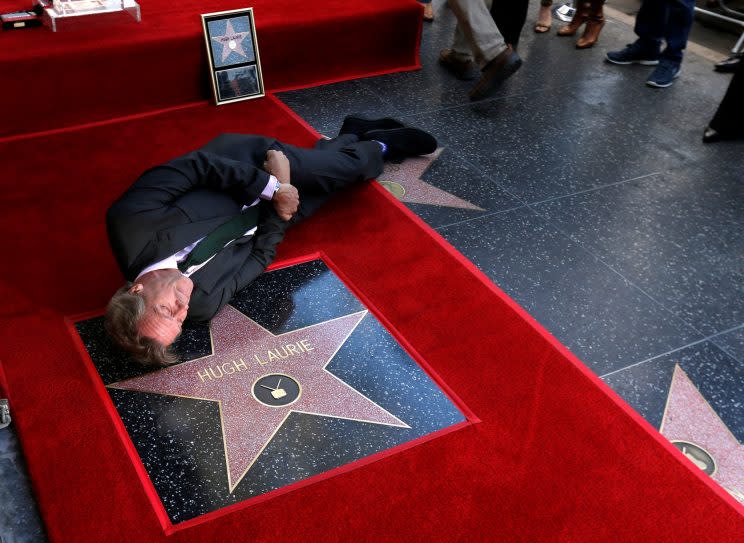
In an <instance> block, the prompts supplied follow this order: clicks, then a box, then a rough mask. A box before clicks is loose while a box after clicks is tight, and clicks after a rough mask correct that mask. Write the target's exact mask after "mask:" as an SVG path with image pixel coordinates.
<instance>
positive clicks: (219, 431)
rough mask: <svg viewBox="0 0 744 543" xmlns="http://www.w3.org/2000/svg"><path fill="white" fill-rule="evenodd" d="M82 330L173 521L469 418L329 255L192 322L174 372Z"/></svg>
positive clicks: (263, 280) (90, 324) (90, 328)
mask: <svg viewBox="0 0 744 543" xmlns="http://www.w3.org/2000/svg"><path fill="white" fill-rule="evenodd" d="M75 327H76V329H77V333H78V334H79V336H80V339H81V340H82V345H83V346H84V348H85V350H86V351H87V353H88V355H89V357H90V362H91V363H92V365H93V367H94V368H95V373H96V374H97V375H98V376H99V377H100V379H101V381H102V384H103V385H104V386H105V390H106V393H107V394H108V396H109V397H110V400H111V402H112V404H113V408H114V409H115V410H116V412H117V413H118V415H119V417H120V418H121V422H122V423H123V426H124V428H125V429H126V433H127V434H128V438H127V439H128V440H131V444H132V446H133V449H134V450H136V454H137V456H138V457H139V458H138V459H135V461H136V462H138V463H139V462H141V464H142V465H143V467H144V471H145V472H146V474H147V479H149V482H148V481H146V482H145V484H146V485H147V486H150V485H152V488H153V489H154V491H155V494H156V495H157V501H156V502H154V505H155V507H156V508H157V509H158V510H162V511H163V512H164V515H165V516H166V517H167V518H168V520H169V521H170V523H171V524H172V525H175V524H180V525H181V526H184V524H182V523H187V522H198V521H200V520H204V518H205V515H218V514H220V510H222V509H223V508H225V507H228V506H232V505H237V504H238V503H243V506H246V507H249V506H250V504H251V501H252V500H254V499H256V500H260V499H268V498H269V495H278V494H280V493H283V492H288V491H290V490H293V489H297V488H300V487H302V486H303V485H307V484H311V483H312V482H314V481H318V480H321V479H323V478H327V477H330V476H332V475H334V474H339V473H341V472H342V471H343V472H345V471H348V470H350V469H352V468H353V469H364V466H365V465H366V464H367V463H369V462H371V461H373V460H374V459H376V458H380V457H382V456H387V455H392V454H395V453H396V452H398V451H401V450H404V449H405V448H408V447H411V446H414V445H416V444H418V443H421V442H422V441H425V440H429V439H433V438H436V437H437V436H440V435H443V434H444V433H447V432H451V431H455V430H457V429H459V428H463V427H465V426H467V425H469V424H471V423H472V420H473V415H472V414H470V412H469V411H468V410H467V408H465V406H464V405H462V403H461V402H459V401H458V400H457V399H456V397H455V396H454V395H453V394H452V392H451V391H449V390H448V389H447V388H446V385H444V383H443V382H442V381H441V380H440V379H438V378H437V377H436V376H435V375H433V374H431V373H429V372H428V371H427V370H426V369H425V365H424V366H422V365H421V364H423V362H424V361H423V360H417V359H416V358H414V357H413V356H412V354H411V353H410V352H409V351H408V350H407V349H406V348H405V346H404V345H403V344H401V343H400V342H399V340H398V339H397V338H396V335H395V334H393V333H392V332H391V331H390V330H389V329H388V328H387V327H386V326H385V324H384V323H383V322H382V321H381V320H379V319H378V318H377V316H376V315H375V313H374V312H373V311H372V309H371V308H369V307H367V306H366V305H365V304H364V303H363V302H362V301H361V300H360V299H359V298H358V297H357V295H356V294H355V293H354V291H353V290H352V289H350V287H349V286H348V285H347V284H345V283H344V282H342V281H341V280H340V278H339V276H338V275H337V274H336V273H335V272H334V270H333V268H331V267H330V261H329V260H327V259H325V258H323V259H316V258H311V259H310V260H308V261H306V262H300V263H296V264H292V265H289V266H286V267H282V268H277V269H275V270H273V271H269V272H266V273H264V274H262V275H261V276H260V277H259V278H258V279H257V280H256V281H255V282H254V283H252V284H251V285H249V286H248V287H247V288H245V289H243V290H242V291H240V292H239V293H238V294H237V295H236V296H235V297H234V298H233V299H232V301H231V302H230V304H229V305H227V306H225V307H224V308H223V309H222V310H221V311H220V312H219V313H218V314H217V315H216V316H215V317H214V318H213V319H212V321H210V322H209V323H191V324H188V321H187V323H186V324H185V325H184V331H183V334H182V336H181V337H180V338H179V339H178V341H177V342H176V344H175V348H176V351H177V353H178V354H179V357H180V362H179V363H177V364H174V365H172V366H169V367H167V368H159V369H158V368H151V367H150V368H148V367H143V366H141V365H139V364H137V363H135V362H133V361H132V360H131V359H130V358H129V357H128V356H127V355H125V354H124V353H122V352H121V351H118V350H117V349H115V348H114V347H113V346H112V345H111V343H110V342H109V340H108V338H107V336H106V334H105V333H104V331H103V319H102V318H101V317H94V318H88V319H86V320H81V321H78V322H77V323H76V324H75ZM404 484H416V482H415V477H412V478H411V480H410V481H407V482H405V483H404ZM158 502H159V503H158ZM161 508H162V509H161ZM197 517H200V520H195V519H197ZM186 526H188V524H186Z"/></svg>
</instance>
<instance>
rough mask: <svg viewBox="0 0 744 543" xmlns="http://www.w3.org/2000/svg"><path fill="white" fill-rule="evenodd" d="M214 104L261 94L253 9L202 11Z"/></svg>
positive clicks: (261, 84) (261, 83)
mask: <svg viewBox="0 0 744 543" xmlns="http://www.w3.org/2000/svg"><path fill="white" fill-rule="evenodd" d="M202 26H203V29H204V40H205V43H206V46H207V58H208V60H209V71H210V77H211V80H212V91H213V95H214V99H215V102H216V103H217V105H222V104H225V103H228V102H237V101H239V100H249V99H251V98H259V97H261V96H264V94H265V92H264V86H263V77H262V75H261V61H260V57H259V54H258V43H257V41H256V26H255V24H254V21H253V9H252V8H247V9H238V10H232V11H221V12H217V13H204V14H202Z"/></svg>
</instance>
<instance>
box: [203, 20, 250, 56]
mask: <svg viewBox="0 0 744 543" xmlns="http://www.w3.org/2000/svg"><path fill="white" fill-rule="evenodd" d="M250 35H251V33H250V32H235V29H233V25H232V21H231V20H230V19H228V20H227V26H226V28H225V33H224V34H223V35H222V36H212V39H213V40H214V41H216V42H217V43H219V44H220V45H221V46H222V60H221V62H225V60H227V57H229V56H230V53H236V54H238V55H240V56H241V57H245V58H248V55H246V54H245V50H244V49H243V40H244V39H246V38H247V37H250Z"/></svg>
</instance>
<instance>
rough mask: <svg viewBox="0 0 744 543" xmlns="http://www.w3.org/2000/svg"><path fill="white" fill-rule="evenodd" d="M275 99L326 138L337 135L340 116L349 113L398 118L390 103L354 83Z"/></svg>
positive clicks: (341, 117)
mask: <svg viewBox="0 0 744 543" xmlns="http://www.w3.org/2000/svg"><path fill="white" fill-rule="evenodd" d="M278 97H279V99H280V100H282V102H284V103H285V104H287V105H288V106H289V107H291V108H292V109H293V110H294V111H295V112H297V113H298V114H299V115H300V117H302V118H303V119H305V120H306V121H307V122H308V123H310V124H311V125H312V126H313V127H314V128H315V129H316V130H318V132H320V133H321V134H325V135H326V136H330V137H333V136H335V135H336V134H337V133H338V130H339V128H341V123H342V122H343V120H344V117H346V115H348V114H350V113H356V114H360V115H362V116H364V117H370V118H376V117H400V115H401V112H400V111H399V110H398V109H397V108H396V107H395V105H394V103H393V102H392V101H390V100H386V99H383V98H381V97H380V96H378V95H377V94H375V93H373V92H371V91H370V90H369V89H367V88H365V87H363V86H362V85H361V84H359V82H358V81H343V82H341V83H334V84H332V85H324V86H322V87H313V88H310V89H303V90H298V91H289V92H283V93H280V94H279V95H278Z"/></svg>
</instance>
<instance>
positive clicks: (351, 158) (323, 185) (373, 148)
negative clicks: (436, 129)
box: [203, 134, 384, 226]
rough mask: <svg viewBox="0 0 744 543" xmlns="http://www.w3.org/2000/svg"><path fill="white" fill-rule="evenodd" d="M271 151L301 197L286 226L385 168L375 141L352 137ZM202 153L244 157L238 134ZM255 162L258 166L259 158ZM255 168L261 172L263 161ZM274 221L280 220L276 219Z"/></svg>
mask: <svg viewBox="0 0 744 543" xmlns="http://www.w3.org/2000/svg"><path fill="white" fill-rule="evenodd" d="M270 148H271V149H274V150H278V151H282V152H283V153H284V154H285V155H286V156H287V159H288V160H289V165H290V182H291V183H292V185H294V186H295V188H297V191H298V192H299V194H300V207H299V209H298V211H297V213H296V214H295V216H294V217H293V218H292V220H291V221H289V223H287V224H286V226H290V225H292V224H296V223H297V222H299V221H301V220H302V219H306V218H307V217H309V216H310V215H312V214H313V213H315V212H316V211H317V210H318V209H319V208H320V207H321V206H322V205H323V204H324V203H325V202H327V201H328V200H329V199H330V198H331V197H332V196H333V195H334V194H335V193H337V192H339V191H340V190H343V189H344V188H346V187H347V186H349V185H352V184H354V183H357V182H360V181H364V180H365V179H373V178H375V177H377V176H379V175H380V174H381V173H382V169H383V165H384V163H383V155H382V146H381V145H380V144H379V143H377V142H374V141H359V138H358V137H357V136H356V135H354V134H341V135H340V136H338V137H337V138H334V139H331V140H325V139H321V140H318V141H317V142H316V144H315V148H314V149H308V148H305V147H297V146H295V145H290V144H288V143H282V142H280V141H275V142H274V143H273V144H272V145H271V147H270ZM203 149H204V150H205V151H210V152H213V153H215V154H217V155H220V156H223V157H225V158H230V159H233V160H245V157H246V153H245V144H244V142H243V140H242V138H241V136H240V135H238V134H223V135H221V136H218V137H217V138H215V139H213V140H212V141H210V142H209V143H208V144H207V145H205V146H204V147H203ZM254 161H256V162H259V160H258V158H254ZM255 166H256V167H257V168H263V157H261V160H260V163H257V164H255ZM264 207H265V208H269V209H270V208H271V206H264ZM265 215H266V213H262V216H263V218H264V219H266V218H267V217H265ZM271 215H276V214H274V213H271ZM273 220H281V219H278V216H275V217H274V218H273Z"/></svg>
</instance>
